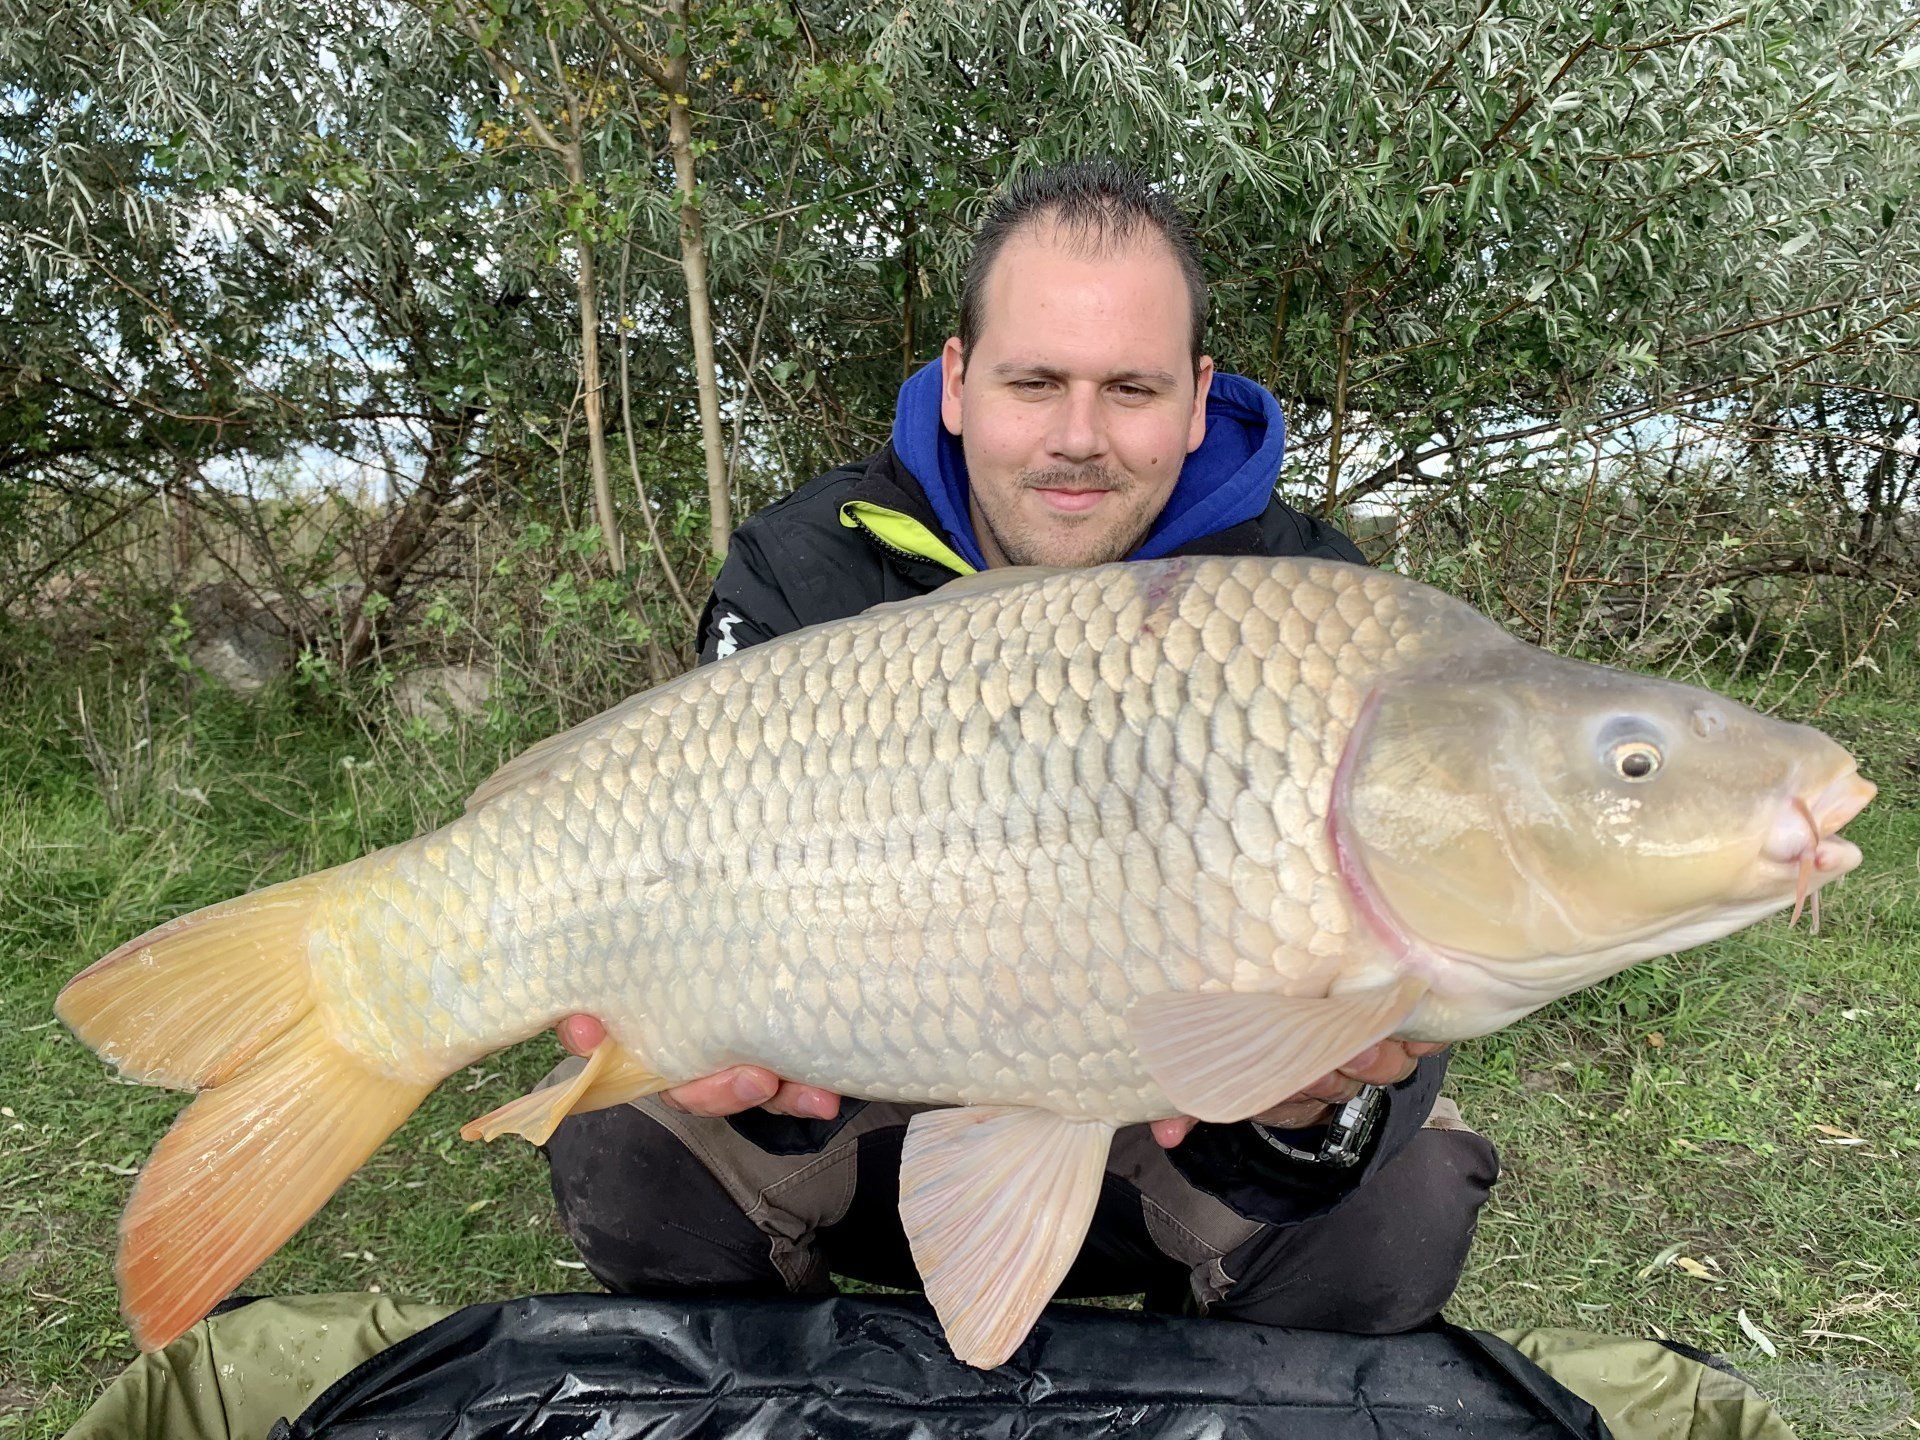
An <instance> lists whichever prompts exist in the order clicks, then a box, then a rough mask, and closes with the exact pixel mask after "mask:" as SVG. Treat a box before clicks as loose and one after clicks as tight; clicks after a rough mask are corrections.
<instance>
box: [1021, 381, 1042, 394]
mask: <svg viewBox="0 0 1920 1440" xmlns="http://www.w3.org/2000/svg"><path fill="white" fill-rule="evenodd" d="M1013 388H1014V389H1016V390H1019V391H1021V392H1023V393H1025V394H1028V395H1038V394H1039V393H1040V392H1041V391H1042V390H1045V389H1047V388H1048V382H1047V381H1045V380H1016V381H1014V382H1013Z"/></svg>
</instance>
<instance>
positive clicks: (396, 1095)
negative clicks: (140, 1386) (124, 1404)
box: [54, 871, 433, 1350]
mask: <svg viewBox="0 0 1920 1440" xmlns="http://www.w3.org/2000/svg"><path fill="white" fill-rule="evenodd" d="M340 879H341V877H340V875H339V873H338V871H321V872H319V873H318V874H314V875H308V876H304V877H302V878H301V879H298V880H290V881H288V882H286V883H285V884H282V885H274V886H270V887H268V888H267V889H264V890H259V891H256V892H254V893H253V894H251V895H242V896H240V897H239V898H238V899H234V900H228V901H224V902H222V903H221V904H218V905H209V906H207V907H206V908H204V909H201V910H196V911H194V912H193V913H192V914H189V915H183V916H180V917H179V918H178V919H174V920H170V921H168V922H167V923H166V924H164V925H161V926H159V927H157V928H155V929H153V930H150V931H148V932H147V933H146V934H144V935H142V936H140V937H138V938H137V939H134V940H131V941H129V942H128V943H127V944H125V945H122V946H121V947H120V948H119V949H118V950H115V951H114V952H113V953H112V954H111V955H108V956H107V957H106V958H105V959H103V960H101V961H99V962H98V963H97V964H95V965H92V966H90V967H89V968H87V969H86V970H84V971H82V972H81V973H80V974H79V975H77V976H75V977H74V978H73V980H71V981H69V982H68V984H67V986H66V988H65V989H64V990H62V991H61V992H60V997H59V999H58V1000H57V1001H56V1002H55V1006H54V1008H55V1011H56V1013H58V1015H59V1016H60V1018H61V1019H62V1020H64V1021H65V1022H66V1023H67V1025H68V1026H69V1027H71V1028H72V1030H73V1032H74V1033H75V1034H76V1035H78V1036H79V1037H80V1038H81V1039H82V1040H83V1041H85V1042H86V1043H87V1044H88V1045H89V1046H91V1047H92V1048H93V1049H94V1050H96V1051H98V1052H99V1054H100V1056H101V1057H102V1058H103V1059H105V1060H107V1061H108V1062H110V1063H111V1064H113V1065H115V1066H117V1067H118V1068H119V1070H120V1071H121V1073H122V1074H124V1075H126V1076H128V1077H129V1078H131V1079H135V1080H140V1081H144V1082H146V1083H148V1084H152V1085H167V1086H172V1087H174V1088H176V1089H188V1090H198V1091H200V1092H201V1093H200V1095H199V1096H198V1098H197V1099H195V1100H194V1102H193V1103H192V1104H191V1105H189V1106H188V1107H187V1108H186V1110H185V1111H183V1112H182V1113H181V1115H180V1117H179V1119H178V1120H176V1121H175V1122H174V1125H173V1128H172V1129H171V1130H170V1131H168V1132H167V1135H166V1137H165V1138H164V1139H162V1140H161V1142H160V1144H159V1147H158V1148H157V1149H155V1151H154V1152H153V1155H152V1156H151V1157H150V1158H149V1159H148V1161H147V1164H146V1166H145V1168H144V1169H143V1170H142V1171H141V1174H140V1180H139V1182H138V1184H137V1185H136V1186H135V1187H134V1192H133V1198H132V1200H131V1201H130V1202H129V1204H128V1206H127V1212H126V1215H125V1217H124V1218H123V1219H122V1221H121V1230H120V1261H119V1275H120V1293H121V1301H122V1306H123V1308H124V1310H125V1312H126V1316H127V1320H128V1323H129V1324H130V1325H131V1327H132V1329H133V1335H134V1339H135V1340H136V1341H137V1342H138V1343H139V1345H140V1346H141V1348H142V1349H146V1350H154V1349H158V1348H160V1347H161V1346H163V1345H165V1344H166V1343H167V1342H168V1341H170V1340H172V1339H173V1338H174V1337H175V1336H177V1335H179V1334H180V1333H181V1332H182V1331H184V1330H185V1329H186V1328H187V1327H188V1326H190V1325H192V1324H193V1323H194V1322H195V1321H197V1320H198V1319H200V1317H201V1316H202V1315H204V1314H206V1312H207V1311H208V1310H210V1309H211V1308H212V1307H213V1306H214V1305H215V1304H217V1303H218V1302H219V1301H220V1300H221V1299H222V1298H223V1297H224V1296H226V1295H227V1294H228V1293H229V1292H230V1291H232V1290H233V1288H234V1287H235V1286H236V1285H238V1284H239V1283H240V1282H241V1281H242V1280H244V1279H245V1278H246V1277H247V1275H248V1274H250V1273H251V1272H252V1271H253V1270H254V1268H255V1267H256V1266H258V1265H259V1264H260V1262H261V1261H263V1260H265V1259H266V1258H267V1256H268V1255H270V1254H272V1253H273V1251H274V1250H275V1249H276V1248H277V1247H278V1246H279V1245H280V1244H281V1243H282V1242H283V1241H285V1240H286V1239H287V1237H289V1236H290V1235H292V1234H293V1232H294V1231H296V1230H298V1229H299V1228H300V1226H301V1225H302V1224H304V1223H305V1222H306V1220H307V1218H308V1217H309V1216H310V1215H312V1214H313V1212H314V1211H316V1210H318V1209H319V1208H320V1206H321V1205H322V1204H323V1203H325V1201H326V1199H327V1197H328V1196H329V1195H331V1194H332V1193H333V1192H334V1190H336V1189H337V1188H339V1186H340V1184H341V1183H342V1182H343V1181H344V1180H345V1179H346V1178H347V1176H348V1175H350V1174H352V1173H353V1171H354V1170H355V1169H357V1168H358V1167H359V1166H360V1164H361V1163H362V1162H363V1161H365V1160H366V1158H367V1157H368V1156H369V1155H371V1154H372V1153H373V1152H374V1151H375V1150H376V1149H378V1148H379V1146H380V1144H381V1142H382V1141H384V1140H385V1139H386V1138H387V1136H388V1135H390V1134H392V1133H393V1132H394V1131H395V1130H396V1129H398V1128H399V1126H400V1123H401V1122H402V1121H403V1120H405V1119H406V1118H407V1116H408V1115H409V1114H411V1113H412V1112H413V1110H414V1109H415V1108H416V1107H417V1106H418V1105H419V1104H420V1102H421V1101H422V1100H424V1099H425V1098H426V1095H427V1092H428V1091H429V1090H431V1089H432V1088H433V1082H431V1081H426V1082H414V1081H410V1080H401V1079H396V1078H393V1077H390V1076H387V1075H382V1074H379V1073H378V1072H376V1071H374V1070H372V1069H371V1068H369V1067H368V1066H367V1065H366V1064H365V1063H364V1062H362V1061H360V1060H358V1059H356V1058H355V1057H354V1056H352V1055H350V1054H348V1053H347V1052H346V1051H345V1050H343V1049H342V1048H341V1047H340V1046H338V1045H337V1044H335V1043H334V1042H333V1040H331V1039H330V1038H329V1037H328V1035H327V1033H326V1027H325V1025H324V1024H323V1022H322V1020H321V1017H320V1016H319V1015H318V1014H317V1013H316V1012H315V1010H314V1007H313V999H312V995H311V991H310V985H309V981H308V960H307V954H308V939H309V934H310V931H311V929H312V926H313V921H314V909H315V906H316V905H317V904H319V903H320V902H321V901H322V900H323V899H324V898H325V897H326V896H327V895H328V894H329V893H330V892H331V891H332V890H333V889H334V888H335V886H337V885H338V884H339V883H340Z"/></svg>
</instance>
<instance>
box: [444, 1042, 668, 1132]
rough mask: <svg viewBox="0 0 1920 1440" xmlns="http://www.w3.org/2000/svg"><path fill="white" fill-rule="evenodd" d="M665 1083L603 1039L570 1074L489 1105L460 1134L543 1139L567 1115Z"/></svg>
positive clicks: (617, 1102) (599, 1107) (623, 1100)
mask: <svg viewBox="0 0 1920 1440" xmlns="http://www.w3.org/2000/svg"><path fill="white" fill-rule="evenodd" d="M666 1088H667V1081H666V1080H665V1079H664V1078H662V1077H661V1076H659V1075H656V1074H654V1073H653V1071H651V1070H649V1069H647V1067H646V1066H644V1065H642V1064H641V1063H640V1062H639V1061H638V1060H636V1059H634V1058H633V1056H631V1055H630V1054H628V1053H627V1052H626V1051H625V1050H623V1049H621V1048H620V1047H619V1046H618V1045H616V1044H615V1043H614V1042H613V1041H612V1040H610V1039H608V1040H602V1041H601V1042H600V1043H599V1044H598V1045H596V1046H594V1047H593V1053H592V1054H591V1055H589V1056H588V1057H587V1061H586V1063H585V1064H584V1065H582V1066H580V1067H579V1068H578V1069H576V1070H575V1071H574V1073H573V1074H572V1075H570V1076H564V1077H562V1078H561V1079H559V1080H556V1081H555V1082H554V1083H553V1084H551V1085H544V1086H542V1087H541V1088H540V1089H538V1090H535V1091H533V1092H531V1093H530V1094H526V1095H522V1096H521V1097H520V1098H519V1099H517V1100H509V1101H508V1102H507V1103H506V1104H504V1105H502V1106H500V1107H499V1108H498V1109H494V1110H489V1111H488V1112H487V1113H486V1114H484V1115H482V1116H481V1117H480V1118H479V1119H477V1120H469V1121H468V1122H467V1123H466V1124H465V1125H462V1126H461V1127H460V1138H461V1139H462V1140H498V1139H499V1138H500V1137H501V1136H502V1135H518V1136H520V1137H521V1138H523V1139H525V1140H529V1141H531V1142H533V1143H534V1144H535V1145H544V1144H546V1143H547V1141H548V1140H549V1139H551V1138H552V1136H553V1132H554V1131H555V1130H557V1129H559V1128H560V1122H561V1121H562V1120H564V1119H566V1118H567V1116H569V1115H584V1114H586V1113H587V1112H588V1111H589V1110H605V1109H607V1108H608V1107H609V1106H612V1105H624V1104H626V1103H627V1102H628V1101H630V1100H638V1099H639V1098H640V1097H641V1096H643V1095H652V1094H655V1093H656V1092H658V1091H661V1090H664V1089H666Z"/></svg>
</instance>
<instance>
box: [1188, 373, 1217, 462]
mask: <svg viewBox="0 0 1920 1440" xmlns="http://www.w3.org/2000/svg"><path fill="white" fill-rule="evenodd" d="M1212 388H1213V357H1212V356H1211V355H1202V356H1201V357H1200V367H1199V369H1197V370H1195V371H1194V372H1193V414H1192V416H1191V417H1189V419H1188V420H1187V453H1188V454H1189V455H1191V454H1192V453H1193V452H1194V451H1196V450H1198V449H1199V448H1200V442H1201V441H1202V440H1204V439H1206V438H1207V391H1209V390H1211V389H1212Z"/></svg>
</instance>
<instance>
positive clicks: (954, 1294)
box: [900, 1105, 1113, 1370]
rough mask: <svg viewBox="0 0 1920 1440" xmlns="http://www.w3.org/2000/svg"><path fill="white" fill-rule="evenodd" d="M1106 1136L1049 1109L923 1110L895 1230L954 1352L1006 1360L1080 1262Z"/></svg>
mask: <svg viewBox="0 0 1920 1440" xmlns="http://www.w3.org/2000/svg"><path fill="white" fill-rule="evenodd" d="M1112 1141H1113V1126H1111V1125H1107V1124H1103V1123H1102V1122H1100V1121H1097V1120H1068V1119H1066V1118H1065V1117H1063V1116H1060V1115H1055V1114H1053V1113H1051V1112H1050V1111H1046V1110H1031V1109H1027V1108H1025V1107H1015V1106H999V1105H970V1106H967V1107H965V1108H962V1109H958V1110H924V1111H922V1112H921V1113H920V1114H918V1115H916V1116H914V1117H913V1119H912V1121H911V1122H910V1123H909V1124H908V1126H907V1138H906V1143H905V1145H904V1147H903V1148H902V1150H901V1154H900V1221H901V1224H902V1225H903V1226H904V1227H905V1229H906V1232H907V1244H908V1245H909V1246H910V1247H911V1248H912V1250H913V1263H914V1266H915V1268H916V1269H918V1270H919V1272H920V1279H921V1280H922V1282H924V1284H925V1285H926V1291H927V1299H928V1301H929V1302H931V1303H932V1305H933V1309H934V1313H935V1314H936V1315H938V1316H939V1317H940V1323H941V1325H942V1326H943V1327H944V1328H945V1329H946V1332H947V1343H948V1344H949V1345H950V1346H952V1347H953V1353H954V1354H955V1355H957V1356H958V1357H959V1358H960V1359H961V1360H963V1361H964V1362H965V1363H967V1364H968V1365H974V1366H978V1367H979V1368H981V1369H983V1370H984V1369H991V1368H992V1367H993V1366H995V1365H998V1364H999V1363H1000V1362H1001V1361H1003V1360H1005V1359H1006V1358H1007V1357H1008V1356H1009V1355H1011V1354H1012V1353H1013V1352H1014V1351H1015V1350H1016V1349H1017V1348H1018V1347H1019V1344H1020V1342H1021V1341H1022V1340H1024V1339H1026V1338H1027V1332H1028V1331H1029V1330H1031V1329H1032V1328H1033V1322H1034V1321H1035V1320H1037V1319H1039V1318H1040V1312H1041V1311H1042V1310H1043V1309H1045V1308H1046V1304H1047V1301H1048V1300H1050V1299H1051V1298H1052V1297H1053V1292H1054V1291H1055V1290H1057V1289H1059V1288H1060V1282H1061V1281H1062V1280H1064V1279H1065V1278H1066V1275H1067V1270H1068V1268H1069V1267H1071V1266H1072V1264H1073V1260H1074V1257H1075V1256H1076V1255H1078V1254H1079V1253H1080V1242H1081V1241H1082V1240H1084V1239H1085V1238H1086V1234H1087V1226H1088V1225H1090V1224H1091V1223H1092V1222H1093V1206H1094V1202H1095V1201H1096V1200H1098V1199H1099V1198H1100V1182H1101V1179H1102V1177H1103V1176H1104V1175H1105V1174H1106V1169H1107V1151H1108V1149H1109V1148H1110V1146H1111V1144H1112Z"/></svg>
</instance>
